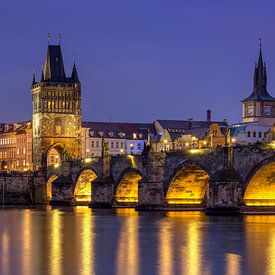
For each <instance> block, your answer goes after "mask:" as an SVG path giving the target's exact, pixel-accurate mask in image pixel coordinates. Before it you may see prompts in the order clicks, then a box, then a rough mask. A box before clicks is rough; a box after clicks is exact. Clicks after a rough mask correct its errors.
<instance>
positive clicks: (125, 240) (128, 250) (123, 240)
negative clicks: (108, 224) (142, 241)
mask: <svg viewBox="0 0 275 275" xmlns="http://www.w3.org/2000/svg"><path fill="white" fill-rule="evenodd" d="M131 210H132V211H131ZM116 212H117V215H118V216H120V215H121V216H126V217H125V218H122V226H121V229H120V235H119V241H118V250H117V260H116V263H117V264H116V265H117V270H116V274H118V275H120V274H125V272H126V273H127V274H131V275H138V274H139V246H138V242H139V240H138V213H136V214H134V213H135V212H134V210H133V209H130V210H129V209H125V211H124V209H119V210H118V211H116ZM132 214H133V215H132Z"/></svg>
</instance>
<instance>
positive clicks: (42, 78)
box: [40, 69, 44, 82]
mask: <svg viewBox="0 0 275 275" xmlns="http://www.w3.org/2000/svg"><path fill="white" fill-rule="evenodd" d="M40 82H44V72H43V69H42V71H41V78H40Z"/></svg>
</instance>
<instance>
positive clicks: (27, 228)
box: [22, 209, 32, 275]
mask: <svg viewBox="0 0 275 275" xmlns="http://www.w3.org/2000/svg"><path fill="white" fill-rule="evenodd" d="M31 234H32V222H31V211H30V210H29V209H26V210H25V211H24V213H23V224H22V235H23V238H22V239H23V242H22V261H23V263H22V265H23V266H22V272H23V274H26V275H27V274H31V266H32V246H31V244H32V237H31Z"/></svg>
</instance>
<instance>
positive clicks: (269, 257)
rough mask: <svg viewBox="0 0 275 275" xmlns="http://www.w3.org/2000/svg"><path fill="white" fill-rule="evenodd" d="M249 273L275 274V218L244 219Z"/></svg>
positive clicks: (253, 217) (249, 217)
mask: <svg viewBox="0 0 275 275" xmlns="http://www.w3.org/2000/svg"><path fill="white" fill-rule="evenodd" d="M244 224H245V237H246V251H247V258H248V259H247V261H248V262H249V263H251V265H250V266H249V271H250V272H251V273H252V272H253V273H254V274H263V273H264V272H263V265H265V269H266V271H267V274H275V216H269V215H263V216H253V215H251V216H246V217H245V218H244Z"/></svg>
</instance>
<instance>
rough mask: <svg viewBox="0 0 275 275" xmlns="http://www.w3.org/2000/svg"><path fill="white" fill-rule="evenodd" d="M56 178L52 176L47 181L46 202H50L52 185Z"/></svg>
mask: <svg viewBox="0 0 275 275" xmlns="http://www.w3.org/2000/svg"><path fill="white" fill-rule="evenodd" d="M57 178H58V176H57V175H55V174H52V175H51V176H50V177H49V178H48V181H47V200H48V201H50V200H51V199H52V183H53V181H54V180H56V179H57Z"/></svg>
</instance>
